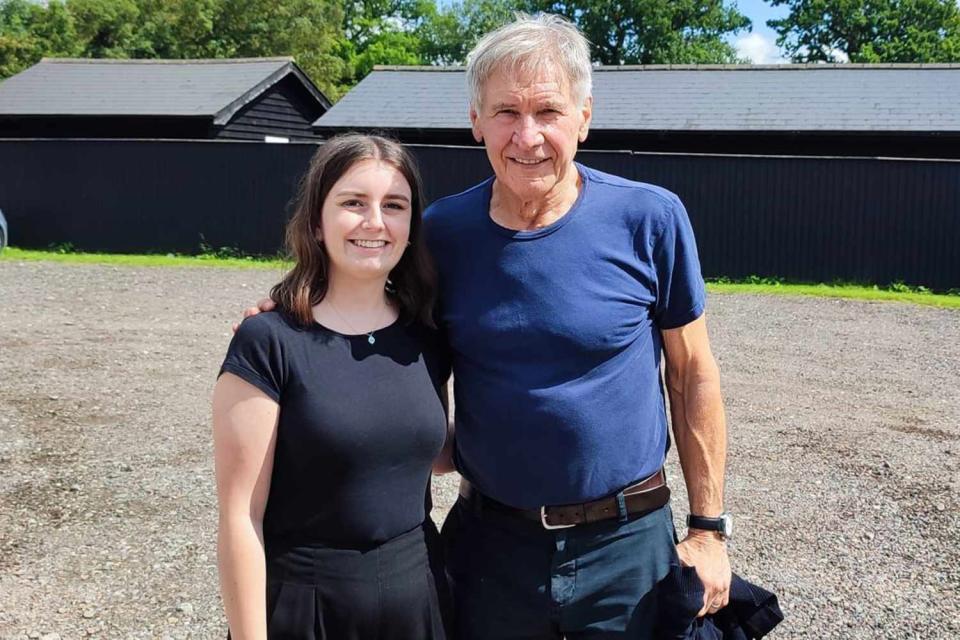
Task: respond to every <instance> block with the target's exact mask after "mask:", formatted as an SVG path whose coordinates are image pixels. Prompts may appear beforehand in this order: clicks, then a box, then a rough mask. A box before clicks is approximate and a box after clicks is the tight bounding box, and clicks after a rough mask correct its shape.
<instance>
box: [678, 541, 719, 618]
mask: <svg viewBox="0 0 960 640" xmlns="http://www.w3.org/2000/svg"><path fill="white" fill-rule="evenodd" d="M677 555H679V556H680V562H681V563H682V564H683V565H684V566H686V567H696V569H697V576H698V577H699V578H700V581H701V582H703V608H702V609H700V612H699V613H697V617H698V618H699V617H701V616H704V615H706V614H707V613H716V612H717V611H719V610H720V609H723V608H724V607H725V606H727V603H728V602H730V575H731V574H730V558H728V557H727V543H726V542H724V541H723V540H721V539H720V537H719V535H717V534H716V533H714V532H712V531H690V532H688V533H687V537H686V538H684V539H683V541H682V542H680V544H678V545H677Z"/></svg>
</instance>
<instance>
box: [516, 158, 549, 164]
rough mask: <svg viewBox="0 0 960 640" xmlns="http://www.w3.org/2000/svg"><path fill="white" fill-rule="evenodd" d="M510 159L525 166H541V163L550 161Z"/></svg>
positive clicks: (543, 159) (542, 159) (544, 159)
mask: <svg viewBox="0 0 960 640" xmlns="http://www.w3.org/2000/svg"><path fill="white" fill-rule="evenodd" d="M510 159H511V160H513V161H514V162H516V163H517V164H525V165H535V164H540V163H541V162H546V161H547V160H548V158H540V159H539V160H536V159H534V160H525V159H524V158H510Z"/></svg>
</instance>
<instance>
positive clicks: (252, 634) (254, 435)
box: [213, 373, 280, 640]
mask: <svg viewBox="0 0 960 640" xmlns="http://www.w3.org/2000/svg"><path fill="white" fill-rule="evenodd" d="M279 415H280V407H279V405H277V403H276V402H274V401H273V400H271V399H270V398H269V397H267V396H266V395H265V394H264V393H263V392H262V391H260V390H259V389H257V388H256V387H254V386H253V385H251V384H249V383H247V382H245V381H244V380H242V379H241V378H239V377H237V376H235V375H233V374H231V373H224V374H223V375H222V376H220V379H219V380H218V381H217V385H216V387H215V388H214V390H213V450H214V459H215V461H216V474H217V500H218V502H219V504H220V522H219V532H218V535H217V559H218V565H219V568H220V592H221V594H222V595H223V606H224V609H225V610H226V614H227V624H228V625H229V627H230V635H231V637H232V638H233V640H250V639H256V640H266V638H267V611H266V609H267V608H266V593H267V586H266V561H265V559H264V553H263V511H264V508H265V507H266V505H267V495H268V494H269V492H270V474H271V472H272V471H273V450H274V445H275V443H276V434H277V419H278V416H279Z"/></svg>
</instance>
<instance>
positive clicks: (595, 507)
mask: <svg viewBox="0 0 960 640" xmlns="http://www.w3.org/2000/svg"><path fill="white" fill-rule="evenodd" d="M621 494H622V495H623V503H624V504H623V506H624V508H625V510H626V514H627V516H632V515H637V514H640V513H645V512H648V511H652V510H653V509H659V508H660V507H662V506H663V505H665V504H667V502H669V501H670V488H669V487H668V486H667V480H666V475H665V474H664V472H663V469H660V470H659V471H657V472H656V473H654V474H653V475H652V476H650V477H649V478H646V479H644V480H641V481H640V482H638V483H636V484H632V485H630V486H629V487H626V488H625V489H624V490H623V491H621V492H618V493H617V494H614V495H612V496H607V497H605V498H600V499H598V500H594V501H592V502H584V503H582V504H564V505H556V506H549V507H540V508H539V509H518V508H517V507H511V506H510V505H506V504H503V503H502V502H497V501H496V500H494V499H493V498H489V497H487V496H485V495H483V494H482V493H480V492H479V491H477V490H476V489H474V488H473V486H472V485H471V484H470V483H469V482H467V481H466V480H463V479H461V481H460V495H461V496H462V497H463V498H464V499H465V500H466V501H467V502H469V503H471V504H474V505H477V506H479V507H480V508H482V509H490V510H491V511H498V512H501V513H506V514H509V515H513V516H516V517H519V518H523V519H524V520H532V521H534V522H539V523H540V524H542V525H543V528H544V529H565V528H567V527H575V526H576V525H578V524H587V523H590V522H600V521H601V520H610V519H613V518H619V517H620V513H621V511H620V495H621Z"/></svg>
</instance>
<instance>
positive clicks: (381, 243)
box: [350, 240, 387, 249]
mask: <svg viewBox="0 0 960 640" xmlns="http://www.w3.org/2000/svg"><path fill="white" fill-rule="evenodd" d="M350 242H351V243H352V244H355V245H357V246H358V247H363V248H364V249H382V248H383V247H385V246H387V241H386V240H351V241H350Z"/></svg>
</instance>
